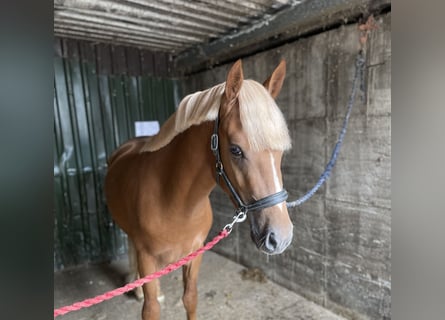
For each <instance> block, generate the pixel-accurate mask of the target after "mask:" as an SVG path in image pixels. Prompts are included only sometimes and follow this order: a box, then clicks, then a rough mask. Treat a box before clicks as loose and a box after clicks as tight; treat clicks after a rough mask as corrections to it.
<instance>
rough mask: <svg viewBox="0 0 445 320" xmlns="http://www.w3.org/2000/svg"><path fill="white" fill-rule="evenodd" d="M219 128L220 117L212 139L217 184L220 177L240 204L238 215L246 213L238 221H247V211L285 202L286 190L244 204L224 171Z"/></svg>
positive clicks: (216, 122)
mask: <svg viewBox="0 0 445 320" xmlns="http://www.w3.org/2000/svg"><path fill="white" fill-rule="evenodd" d="M218 127H219V116H218V117H217V118H216V120H215V127H214V129H213V134H212V137H211V139H210V149H211V150H212V151H213V154H214V155H215V158H216V178H217V182H218V183H219V177H220V176H221V177H222V178H223V180H224V182H225V183H226V185H227V187H228V188H229V190H230V193H231V194H232V196H233V198H234V199H235V201H236V202H237V204H238V208H237V209H236V211H237V213H239V214H240V213H244V214H243V215H241V216H242V218H241V219H242V220H238V221H239V222H241V221H244V220H245V219H246V217H247V216H246V213H247V211H251V210H260V209H264V208H268V207H272V206H274V205H276V204H279V203H281V202H283V201H286V200H287V196H288V195H287V191H286V190H285V189H283V190H281V191H279V192H277V193H274V194H271V195H269V196H267V197H264V198H262V199H259V200H256V201H254V202H251V203H249V204H244V202H243V200H242V199H241V197H240V196H239V194H238V192H236V190H235V188H234V187H233V185H232V183H231V182H230V180H229V177H228V176H227V174H226V172H225V171H224V166H223V163H222V161H221V155H220V152H219V138H218Z"/></svg>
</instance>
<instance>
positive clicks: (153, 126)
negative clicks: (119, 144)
mask: <svg viewBox="0 0 445 320" xmlns="http://www.w3.org/2000/svg"><path fill="white" fill-rule="evenodd" d="M134 132H135V134H136V137H140V136H154V135H155V134H157V133H158V132H159V121H135V122H134Z"/></svg>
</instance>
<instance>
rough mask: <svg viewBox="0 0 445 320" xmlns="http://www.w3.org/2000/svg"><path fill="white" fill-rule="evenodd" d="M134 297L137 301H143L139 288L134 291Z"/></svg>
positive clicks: (142, 293)
mask: <svg viewBox="0 0 445 320" xmlns="http://www.w3.org/2000/svg"><path fill="white" fill-rule="evenodd" d="M134 295H135V296H136V299H138V300H139V301H141V300H144V291H142V288H141V287H139V288H136V289H134Z"/></svg>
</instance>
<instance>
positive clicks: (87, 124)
mask: <svg viewBox="0 0 445 320" xmlns="http://www.w3.org/2000/svg"><path fill="white" fill-rule="evenodd" d="M80 55H81V54H79V56H80ZM54 69H55V79H54V91H55V92H54V136H55V143H54V201H55V203H54V208H55V229H54V240H55V241H54V268H55V269H60V268H63V267H68V266H73V265H77V264H80V263H84V262H99V261H105V260H109V259H112V258H113V257H116V256H118V255H121V254H124V253H125V252H126V241H125V235H124V234H123V233H122V231H120V230H119V228H118V227H117V226H116V225H114V223H113V221H112V219H111V217H110V215H109V214H108V211H107V208H106V203H105V198H104V194H103V182H104V177H105V173H106V159H107V157H108V156H109V155H110V154H111V152H112V151H113V150H114V149H115V148H116V147H117V146H118V145H119V144H120V143H122V142H124V141H125V140H127V139H129V138H131V137H134V121H144V120H158V121H159V122H160V124H162V123H163V122H164V121H165V120H166V119H167V118H168V116H169V115H170V114H171V113H172V112H173V111H174V110H175V101H174V96H175V95H174V90H175V88H176V87H177V84H176V82H175V80H171V79H161V78H156V77H152V76H129V75H98V74H97V73H96V70H97V68H96V64H95V63H94V62H91V61H89V62H87V61H86V60H85V59H79V58H61V57H56V58H55V61H54Z"/></svg>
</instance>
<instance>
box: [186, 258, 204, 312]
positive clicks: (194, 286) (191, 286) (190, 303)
mask: <svg viewBox="0 0 445 320" xmlns="http://www.w3.org/2000/svg"><path fill="white" fill-rule="evenodd" d="M201 261H202V255H200V256H198V257H196V258H195V259H194V260H192V261H191V262H189V263H188V264H186V265H184V266H183V267H182V279H183V281H184V295H183V296H182V301H183V303H184V307H185V310H186V312H187V320H195V319H196V308H197V306H198V273H199V267H200V266H201Z"/></svg>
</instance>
